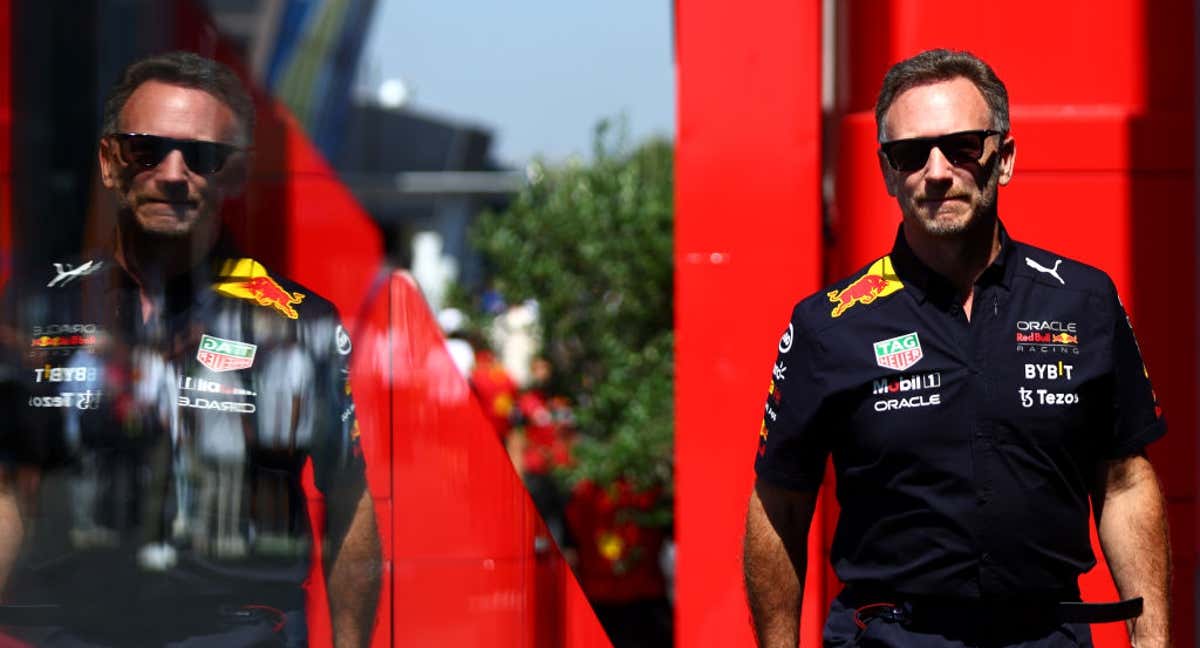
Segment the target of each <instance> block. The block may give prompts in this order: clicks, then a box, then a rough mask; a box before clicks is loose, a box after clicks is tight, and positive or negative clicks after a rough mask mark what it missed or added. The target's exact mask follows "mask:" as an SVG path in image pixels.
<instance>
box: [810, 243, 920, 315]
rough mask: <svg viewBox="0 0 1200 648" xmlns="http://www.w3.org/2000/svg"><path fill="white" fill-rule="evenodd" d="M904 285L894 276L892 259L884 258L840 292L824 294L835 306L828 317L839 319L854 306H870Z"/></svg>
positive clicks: (833, 291) (834, 291) (832, 291)
mask: <svg viewBox="0 0 1200 648" xmlns="http://www.w3.org/2000/svg"><path fill="white" fill-rule="evenodd" d="M903 287H904V284H903V283H901V282H900V278H899V277H897V276H896V271H895V270H894V269H892V258H891V257H890V256H885V257H883V258H882V259H879V260H878V261H876V262H875V263H872V264H871V267H870V268H867V273H866V274H864V275H863V276H861V277H859V278H858V279H855V280H854V281H852V282H851V283H850V285H849V286H846V287H845V288H843V289H842V290H831V291H829V292H828V293H826V296H827V297H829V301H831V302H833V303H834V304H837V305H836V306H834V307H833V311H832V312H830V315H831V316H833V317H841V316H842V313H844V312H846V311H847V310H849V309H850V308H851V307H852V306H854V305H855V304H870V303H871V302H873V301H875V300H876V299H878V298H880V297H887V296H888V295H890V294H892V293H894V292H896V291H897V290H900V289H901V288H903Z"/></svg>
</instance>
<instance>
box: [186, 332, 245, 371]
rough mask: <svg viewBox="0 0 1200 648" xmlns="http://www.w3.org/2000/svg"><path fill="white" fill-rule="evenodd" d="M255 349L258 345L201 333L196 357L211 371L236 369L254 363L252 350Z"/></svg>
mask: <svg viewBox="0 0 1200 648" xmlns="http://www.w3.org/2000/svg"><path fill="white" fill-rule="evenodd" d="M257 350H258V347H257V346H255V345H253V344H246V343H245V342H238V341H237V340H226V339H224V338H219V337H213V336H211V335H201V336H200V348H199V349H197V350H196V359H197V360H199V361H200V364H202V365H204V366H205V367H208V368H209V369H211V370H213V371H236V370H238V369H246V368H247V367H249V366H250V365H252V364H254V352H255V351H257Z"/></svg>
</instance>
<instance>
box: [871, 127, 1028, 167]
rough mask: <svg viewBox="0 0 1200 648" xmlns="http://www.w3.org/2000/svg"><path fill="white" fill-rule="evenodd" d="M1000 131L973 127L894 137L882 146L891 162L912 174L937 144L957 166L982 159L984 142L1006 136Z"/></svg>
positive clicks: (880, 146) (921, 165) (893, 165)
mask: <svg viewBox="0 0 1200 648" xmlns="http://www.w3.org/2000/svg"><path fill="white" fill-rule="evenodd" d="M1003 134H1004V133H1003V132H1002V131H997V130H970V131H959V132H957V133H947V134H946V135H939V136H937V137H914V138H912V139H901V140H892V141H890V142H883V143H882V144H880V145H879V150H881V151H883V155H884V157H886V158H887V161H888V164H889V165H891V167H892V168H893V169H895V170H897V171H903V172H905V173H910V172H912V171H917V170H919V169H921V168H922V167H924V166H925V162H927V161H928V160H929V151H930V150H932V149H933V148H934V147H935V146H936V147H937V149H938V150H939V151H941V152H942V155H944V156H946V159H947V160H949V161H950V163H951V164H954V165H963V164H966V163H968V162H979V158H981V157H983V143H984V141H985V140H987V138H989V137H991V136H992V135H1003Z"/></svg>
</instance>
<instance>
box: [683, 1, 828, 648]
mask: <svg viewBox="0 0 1200 648" xmlns="http://www.w3.org/2000/svg"><path fill="white" fill-rule="evenodd" d="M820 4H821V3H819V2H794V1H793V0H764V1H763V2H759V3H756V4H755V6H754V8H753V10H752V11H749V10H747V8H746V7H744V6H742V5H739V4H737V3H717V2H709V3H682V2H677V3H676V7H675V15H676V21H677V22H676V64H677V65H676V69H677V74H678V79H677V81H678V95H677V96H678V104H677V116H678V122H677V123H678V138H677V148H676V171H675V174H676V176H675V177H676V196H675V197H676V223H675V268H676V270H675V277H676V288H675V291H676V292H675V318H676V319H675V327H676V361H675V362H676V389H675V407H676V434H675V439H676V451H675V452H676V455H675V458H676V470H677V473H676V492H677V501H676V537H677V540H678V547H679V548H678V564H677V572H676V574H677V575H676V578H677V581H676V592H677V598H676V629H677V630H676V645H680V646H688V647H689V648H690V647H693V646H699V647H703V646H722V647H723V646H744V645H750V644H752V641H753V640H752V633H751V632H752V631H751V626H750V622H749V611H748V609H747V607H746V604H745V594H744V589H743V587H742V576H741V561H740V558H739V556H740V555H741V538H742V529H743V520H744V516H745V511H746V502H747V498H748V496H749V494H750V489H751V487H752V484H753V480H754V475H753V469H752V464H753V458H754V452H755V447H756V444H757V438H758V437H757V431H758V427H759V420H760V418H761V416H762V404H763V401H764V398H765V397H766V387H767V383H768V381H769V379H770V375H771V374H770V371H771V369H770V368H771V363H772V362H773V360H774V354H775V347H776V343H777V341H778V340H779V336H780V334H781V332H782V331H783V330H784V329H785V328H786V326H787V320H788V317H789V314H790V312H791V307H792V305H793V304H794V303H795V302H796V301H798V300H799V299H800V298H802V297H804V296H806V295H807V294H810V293H812V292H813V291H815V290H816V289H817V288H818V287H819V282H820V268H821V193H820V186H821V136H820V133H821V101H820V98H821V94H820V93H821V87H820V80H821V14H820ZM818 519H820V516H818ZM817 524H818V526H819V523H817ZM813 535H814V536H819V533H815V534H813ZM810 556H811V559H810V562H812V563H813V564H818V565H819V564H821V563H822V562H823V558H820V557H819V554H813V553H810ZM820 573H821V570H819V569H810V570H809V574H810V576H811V578H810V580H809V586H808V587H807V588H806V592H807V596H806V598H807V600H808V604H807V605H806V606H805V610H806V612H805V614H804V619H803V620H802V629H801V634H802V635H803V637H804V640H805V642H806V644H808V643H811V644H812V645H816V644H818V643H819V641H820V637H819V628H820V622H821V619H822V617H823V616H824V611H825V607H826V602H825V601H824V596H823V593H822V590H823V587H821V585H820V582H819V581H820Z"/></svg>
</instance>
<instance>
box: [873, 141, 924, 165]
mask: <svg viewBox="0 0 1200 648" xmlns="http://www.w3.org/2000/svg"><path fill="white" fill-rule="evenodd" d="M931 148H933V142H931V141H930V140H901V141H898V142H893V143H892V145H891V146H889V147H888V148H887V149H885V151H884V152H885V153H886V154H887V157H888V162H890V163H891V165H892V168H894V169H896V170H897V171H905V172H909V171H916V170H917V169H920V168H921V167H923V166H925V161H926V160H928V159H929V149H931Z"/></svg>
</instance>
